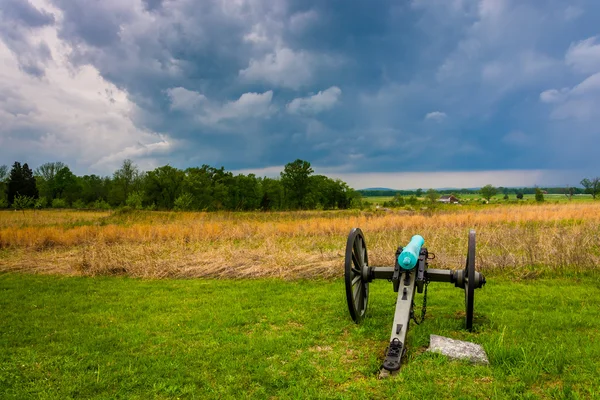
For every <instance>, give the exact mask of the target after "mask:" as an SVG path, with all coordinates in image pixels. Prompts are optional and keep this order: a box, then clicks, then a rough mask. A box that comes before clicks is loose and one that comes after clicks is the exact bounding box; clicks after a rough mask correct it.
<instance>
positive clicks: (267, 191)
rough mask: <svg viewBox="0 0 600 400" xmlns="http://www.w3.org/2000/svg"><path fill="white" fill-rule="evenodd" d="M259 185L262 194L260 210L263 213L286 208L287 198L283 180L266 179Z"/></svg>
mask: <svg viewBox="0 0 600 400" xmlns="http://www.w3.org/2000/svg"><path fill="white" fill-rule="evenodd" d="M259 183H260V190H261V193H262V198H261V200H260V209H261V210H263V211H270V210H282V209H283V208H284V207H285V196H284V188H283V184H282V183H281V180H278V179H272V178H266V177H265V178H262V179H261V180H260V181H259Z"/></svg>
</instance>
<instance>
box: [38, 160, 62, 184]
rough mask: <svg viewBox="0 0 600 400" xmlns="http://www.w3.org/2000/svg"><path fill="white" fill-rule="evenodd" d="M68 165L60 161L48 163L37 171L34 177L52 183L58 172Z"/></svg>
mask: <svg viewBox="0 0 600 400" xmlns="http://www.w3.org/2000/svg"><path fill="white" fill-rule="evenodd" d="M66 166H67V165H66V164H65V163H63V162H60V161H54V162H48V163H45V164H42V165H40V166H39V167H37V168H36V169H35V172H34V175H36V176H40V177H42V178H44V180H45V181H46V182H52V180H53V179H54V177H55V176H56V174H57V173H58V171H60V170H61V169H63V168H64V167H66Z"/></svg>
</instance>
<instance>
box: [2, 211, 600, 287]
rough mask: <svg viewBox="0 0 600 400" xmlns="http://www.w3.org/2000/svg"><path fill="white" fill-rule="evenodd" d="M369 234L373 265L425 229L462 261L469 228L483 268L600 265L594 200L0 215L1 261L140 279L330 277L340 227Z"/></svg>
mask: <svg viewBox="0 0 600 400" xmlns="http://www.w3.org/2000/svg"><path fill="white" fill-rule="evenodd" d="M353 227H360V228H361V229H362V230H363V232H364V233H365V236H366V240H367V245H368V250H369V259H370V264H371V265H392V264H393V255H394V251H395V249H396V247H397V246H398V245H401V244H404V243H406V242H408V240H410V237H411V236H412V235H414V234H417V233H418V234H421V235H423V237H425V244H426V246H427V248H428V249H429V250H430V252H433V253H435V254H436V259H435V260H434V262H432V263H431V266H432V267H436V268H454V269H456V268H462V267H463V265H464V255H465V253H466V246H467V233H468V230H469V229H470V228H474V229H476V230H477V268H478V269H480V270H483V271H499V270H510V271H512V270H517V271H518V274H529V273H531V270H532V269H533V270H536V271H537V270H552V271H556V272H560V271H563V270H576V271H588V270H597V269H598V267H599V266H600V247H599V243H598V241H599V238H600V203H579V204H554V205H550V204H546V205H528V206H498V207H484V208H481V209H476V210H472V209H471V210H467V209H461V208H458V207H454V208H448V209H447V211H442V212H435V213H428V214H423V213H409V212H406V211H404V212H396V213H384V212H381V213H374V212H365V213H363V212H357V211H348V212H341V211H340V212H296V213H293V212H285V213H259V212H257V213H173V212H171V213H169V212H143V213H131V214H124V215H119V214H118V213H116V214H110V213H92V212H74V211H63V212H56V211H42V212H37V213H36V215H35V216H34V215H33V212H29V213H25V215H23V214H22V213H14V212H1V213H0V256H1V257H2V258H1V259H0V271H8V270H11V271H32V272H48V273H63V274H83V275H104V274H126V275H130V276H136V277H149V278H150V277H152V278H157V277H198V276H211V277H284V278H298V277H333V276H340V275H341V274H342V273H343V260H344V256H343V255H344V247H345V242H346V237H347V235H348V232H349V231H350V229H351V228H353Z"/></svg>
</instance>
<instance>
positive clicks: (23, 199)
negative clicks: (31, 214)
mask: <svg viewBox="0 0 600 400" xmlns="http://www.w3.org/2000/svg"><path fill="white" fill-rule="evenodd" d="M34 201H35V200H34V199H33V197H30V196H21V195H20V194H18V195H16V196H15V200H14V201H13V204H12V205H13V207H14V209H15V210H25V209H26V208H31V207H33V204H34Z"/></svg>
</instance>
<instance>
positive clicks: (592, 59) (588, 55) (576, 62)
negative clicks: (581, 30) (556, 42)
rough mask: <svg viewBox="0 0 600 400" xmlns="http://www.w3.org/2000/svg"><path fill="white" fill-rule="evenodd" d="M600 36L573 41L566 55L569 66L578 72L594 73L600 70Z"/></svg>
mask: <svg viewBox="0 0 600 400" xmlns="http://www.w3.org/2000/svg"><path fill="white" fill-rule="evenodd" d="M597 39H598V36H593V37H590V38H587V39H585V40H582V41H580V42H577V43H572V44H571V46H569V49H568V50H567V54H566V55H565V61H566V63H567V65H568V66H570V67H571V68H573V70H575V71H576V72H581V73H584V74H593V73H595V72H598V71H600V43H599V44H596V40H597Z"/></svg>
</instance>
